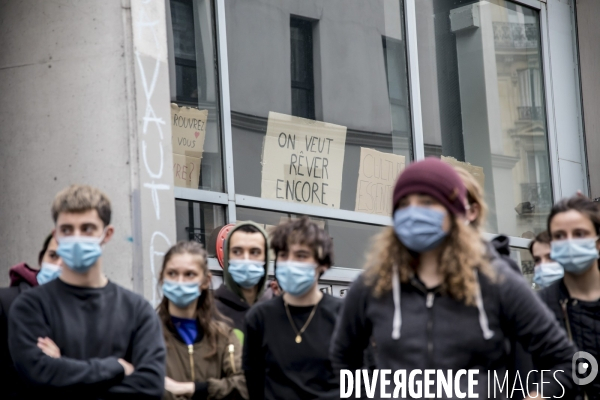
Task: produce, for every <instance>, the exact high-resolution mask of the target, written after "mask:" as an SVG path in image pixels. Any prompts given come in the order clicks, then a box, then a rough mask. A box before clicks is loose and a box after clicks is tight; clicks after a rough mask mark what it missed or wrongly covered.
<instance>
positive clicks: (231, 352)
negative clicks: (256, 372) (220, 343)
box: [229, 344, 237, 374]
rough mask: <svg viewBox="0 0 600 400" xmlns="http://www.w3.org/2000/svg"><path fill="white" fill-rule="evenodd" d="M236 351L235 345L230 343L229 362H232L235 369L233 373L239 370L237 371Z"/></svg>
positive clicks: (232, 367)
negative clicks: (234, 353)
mask: <svg viewBox="0 0 600 400" xmlns="http://www.w3.org/2000/svg"><path fill="white" fill-rule="evenodd" d="M234 351H235V348H234V347H233V345H232V344H230V345H229V362H230V363H231V369H232V370H233V373H234V374H236V373H237V372H236V371H235V358H234V357H233V352H234Z"/></svg>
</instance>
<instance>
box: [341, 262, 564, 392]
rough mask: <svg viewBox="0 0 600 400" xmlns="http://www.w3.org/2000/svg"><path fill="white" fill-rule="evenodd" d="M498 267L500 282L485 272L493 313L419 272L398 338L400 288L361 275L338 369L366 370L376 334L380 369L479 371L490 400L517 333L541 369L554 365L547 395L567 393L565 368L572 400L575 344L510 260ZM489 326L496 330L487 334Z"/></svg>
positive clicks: (404, 293)
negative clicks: (374, 284) (376, 284)
mask: <svg viewBox="0 0 600 400" xmlns="http://www.w3.org/2000/svg"><path fill="white" fill-rule="evenodd" d="M494 268H495V271H496V273H497V275H498V277H497V279H498V281H496V282H491V281H490V280H489V279H488V278H486V277H485V276H484V275H480V276H479V282H480V285H481V293H482V305H483V310H482V311H485V314H484V313H483V312H482V311H478V307H475V306H466V305H465V304H463V303H461V302H460V301H457V300H454V299H452V298H451V297H449V296H448V295H444V294H442V293H441V292H440V291H439V290H437V291H435V290H434V291H429V290H427V289H426V288H425V287H424V285H423V284H422V283H421V282H420V281H419V280H418V279H416V278H413V279H412V280H411V282H410V283H402V284H400V288H401V292H400V302H399V304H400V309H401V321H402V322H401V328H400V338H399V339H397V340H395V339H393V338H392V331H393V329H392V328H393V325H392V321H393V316H394V310H395V307H394V300H393V293H392V291H390V292H388V293H385V294H383V295H382V296H381V297H375V296H374V294H373V292H372V288H371V287H369V286H367V284H366V283H365V280H364V277H363V276H361V277H359V278H358V279H357V280H356V281H355V282H354V283H353V284H352V287H351V288H350V290H349V292H348V295H347V297H346V299H345V301H344V305H343V308H342V311H341V313H340V318H339V320H338V325H337V326H336V330H335V334H334V337H333V340H332V345H331V358H332V362H333V366H334V368H336V370H339V369H349V370H356V369H360V368H361V367H362V363H363V352H362V350H363V349H364V348H365V347H366V346H367V344H368V343H369V339H370V338H371V337H373V338H374V340H375V343H376V345H377V355H376V363H377V368H379V369H390V370H392V371H397V370H406V371H411V370H414V369H420V370H425V369H441V370H444V371H445V370H453V371H456V370H459V369H478V370H479V371H480V373H479V375H478V378H479V384H478V385H477V386H476V387H475V388H476V390H477V392H478V393H479V394H480V395H479V396H480V397H478V398H487V397H486V394H487V376H488V375H487V372H488V371H496V372H497V374H498V376H500V377H503V376H504V373H505V368H506V365H507V354H506V349H505V345H504V344H505V338H506V337H507V336H509V335H514V337H516V338H517V340H518V341H519V342H520V343H521V344H523V346H524V348H525V349H526V350H527V351H529V352H531V353H532V355H533V356H534V360H535V361H536V363H535V365H536V366H538V369H540V370H541V369H544V370H552V372H549V373H547V374H548V375H545V380H546V381H548V382H549V383H546V384H544V396H550V397H552V396H553V395H555V396H561V394H562V393H563V390H562V388H561V386H560V385H559V384H558V383H557V382H556V381H555V380H554V379H553V378H552V376H553V375H552V373H553V372H554V371H557V370H563V371H564V372H557V374H556V377H557V378H558V379H559V380H560V382H561V384H562V386H564V388H565V397H564V398H571V397H570V394H571V393H572V392H571V391H572V389H573V381H572V379H571V358H572V356H573V354H574V352H575V349H574V347H573V346H572V345H571V344H570V343H569V341H568V339H567V337H566V335H565V334H564V333H563V331H562V329H560V327H559V326H558V324H557V323H556V322H555V320H554V318H553V317H552V315H550V313H549V311H548V310H547V308H546V307H545V306H544V305H543V304H542V303H541V301H540V300H539V298H538V297H537V296H536V295H535V294H534V293H533V291H532V290H531V289H530V288H529V287H528V285H527V282H526V281H525V280H524V279H523V278H522V277H521V276H518V275H517V274H516V273H515V272H514V271H512V270H511V269H510V268H509V267H508V266H506V265H505V264H504V263H495V265H494ZM482 315H485V316H486V317H487V321H486V322H487V323H485V324H484V323H482V322H481V321H482V320H481V317H482ZM482 325H483V326H482ZM485 325H487V328H488V329H490V330H491V331H492V332H493V336H491V338H488V339H487V340H486V338H485V337H484V330H483V327H484V326H485ZM492 376H493V374H492ZM522 378H523V377H522ZM523 379H525V378H523ZM510 386H511V388H512V382H511V385H510ZM389 388H390V387H388V389H389ZM391 389H393V385H392V386H391ZM377 393H379V390H377ZM504 393H505V394H506V391H505V392H504ZM498 395H499V393H498ZM498 398H501V397H498Z"/></svg>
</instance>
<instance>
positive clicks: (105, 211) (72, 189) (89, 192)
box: [52, 185, 111, 226]
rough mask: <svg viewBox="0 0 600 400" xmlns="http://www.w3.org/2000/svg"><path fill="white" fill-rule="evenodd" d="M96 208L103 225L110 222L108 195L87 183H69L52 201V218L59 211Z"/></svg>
mask: <svg viewBox="0 0 600 400" xmlns="http://www.w3.org/2000/svg"><path fill="white" fill-rule="evenodd" d="M90 210H96V211H97V212H98V216H99V217H100V219H101V220H102V222H103V223H104V226H107V225H108V224H110V215H111V207H110V200H109V199H108V196H107V195H106V194H104V192H102V191H101V190H99V189H96V188H94V187H91V186H87V185H71V186H69V187H68V188H65V189H63V190H61V191H60V192H58V194H57V195H56V196H55V197H54V201H53V202H52V219H53V220H54V223H56V220H58V215H59V214H60V213H82V212H86V211H90Z"/></svg>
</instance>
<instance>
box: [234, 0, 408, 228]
mask: <svg viewBox="0 0 600 400" xmlns="http://www.w3.org/2000/svg"><path fill="white" fill-rule="evenodd" d="M225 7H226V11H225V16H226V18H227V41H228V49H229V51H228V57H229V78H230V94H231V119H232V134H233V155H234V173H235V189H236V193H238V194H245V195H250V196H255V197H263V198H270V199H275V200H280V201H289V202H297V203H304V204H311V205H315V206H324V207H331V208H336V209H345V210H351V211H360V212H367V213H374V214H380V215H386V216H388V215H391V210H390V209H389V208H390V207H391V206H390V204H389V203H391V201H390V199H388V197H389V196H387V193H388V192H389V190H390V187H393V185H394V183H395V179H396V177H397V175H398V173H399V172H400V171H401V169H402V168H403V166H405V165H406V164H408V163H410V161H411V160H412V158H413V149H412V128H411V118H410V110H409V104H410V101H409V92H408V74H407V66H406V42H405V28H404V15H403V10H404V2H403V1H402V0H391V1H390V0H369V1H365V0H328V1H321V0H303V1H297V2H293V1H290V2H282V1H280V0H266V1H260V2H248V1H247V0H228V1H226V2H225ZM274 10H277V11H276V12H275V11H274ZM274 114H277V115H279V117H277V116H274ZM281 116H283V117H281ZM290 116H292V117H290ZM293 117H302V118H303V119H300V118H293ZM277 118H279V119H277ZM286 118H287V119H286ZM282 121H283V122H282ZM326 124H327V125H326ZM328 130H331V131H334V132H335V133H336V135H337V134H339V136H335V139H333V136H327V132H328ZM280 134H282V135H283V136H282V137H281V138H279V139H280V141H279V146H277V145H278V141H277V140H278V136H277V135H280ZM282 138H283V139H282ZM286 138H287V139H286ZM273 143H274V145H275V146H276V148H275V149H274V150H273V149H272V148H271V147H270V146H271V144H273ZM282 145H284V146H282ZM330 145H331V146H330ZM333 149H335V151H334V150H333ZM329 150H332V151H331V152H329ZM301 152H302V153H301ZM382 154H383V155H382ZM361 159H362V160H363V161H364V163H363V164H361ZM366 163H370V164H369V165H367V166H365V164H366ZM361 165H362V167H363V168H362V169H365V170H366V172H365V171H362V170H361ZM375 170H377V172H376V173H375V172H374V171H375ZM381 170H385V172H384V173H381V172H380V171H381ZM375 175H376V176H375ZM359 179H360V181H359ZM302 188H304V189H302ZM296 189H297V190H296ZM302 190H304V191H305V192H304V194H305V196H302V193H301V192H302ZM308 192H310V193H311V194H310V196H308ZM379 193H384V197H385V201H381V199H379V196H380V194H379ZM306 199H309V200H306ZM383 203H385V204H384V206H382V207H380V206H379V204H383ZM376 204H378V205H377V206H376Z"/></svg>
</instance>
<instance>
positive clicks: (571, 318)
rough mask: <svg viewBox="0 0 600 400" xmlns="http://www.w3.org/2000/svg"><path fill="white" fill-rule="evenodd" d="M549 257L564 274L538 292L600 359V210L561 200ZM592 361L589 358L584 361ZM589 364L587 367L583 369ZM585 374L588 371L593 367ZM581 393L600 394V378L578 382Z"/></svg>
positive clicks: (585, 202) (551, 222)
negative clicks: (599, 263)
mask: <svg viewBox="0 0 600 400" xmlns="http://www.w3.org/2000/svg"><path fill="white" fill-rule="evenodd" d="M548 232H549V233H550V238H551V240H552V241H551V252H550V258H551V259H553V260H554V261H557V262H558V263H559V264H560V265H562V267H563V268H564V277H563V278H562V279H559V280H558V281H555V282H554V283H552V284H551V285H550V286H548V287H547V288H545V289H543V290H542V291H540V297H541V298H542V300H543V301H544V302H545V303H546V304H547V305H548V307H549V308H550V309H551V310H552V312H553V313H554V315H555V317H556V320H557V321H558V322H559V324H560V326H561V327H563V328H564V329H565V331H566V332H567V334H568V337H569V339H570V340H571V341H572V342H573V343H574V344H575V345H576V346H577V348H578V349H579V350H582V351H585V352H587V353H590V354H591V355H592V356H593V357H595V358H596V360H599V359H600V271H599V270H598V254H599V253H598V249H600V241H598V236H599V235H600V211H599V210H598V203H595V202H593V201H591V200H590V199H588V198H587V197H584V196H580V195H578V196H574V197H571V198H568V199H563V200H561V201H560V202H559V203H557V204H555V205H554V207H552V210H551V212H550V216H549V217H548ZM580 361H581V362H582V363H583V364H582V365H583V366H585V363H587V364H588V365H590V363H589V362H586V360H580ZM584 369H585V368H584ZM582 372H585V374H583V375H582V376H581V377H582V378H585V377H586V376H589V374H590V372H589V371H582ZM580 389H581V392H580V394H579V395H580V397H581V398H583V397H587V398H588V399H590V400H592V399H599V398H600V377H599V376H596V378H595V379H593V381H592V382H591V383H589V384H586V385H582V386H580Z"/></svg>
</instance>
